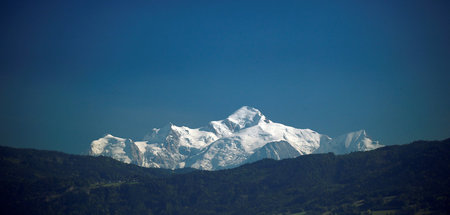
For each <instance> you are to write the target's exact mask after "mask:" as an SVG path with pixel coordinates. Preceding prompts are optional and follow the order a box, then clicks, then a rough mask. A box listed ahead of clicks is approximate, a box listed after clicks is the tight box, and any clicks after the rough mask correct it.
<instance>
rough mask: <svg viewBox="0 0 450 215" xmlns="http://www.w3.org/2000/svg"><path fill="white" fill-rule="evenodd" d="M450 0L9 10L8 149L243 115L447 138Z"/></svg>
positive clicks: (0, 98) (52, 4) (4, 80)
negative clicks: (243, 110)
mask: <svg viewBox="0 0 450 215" xmlns="http://www.w3.org/2000/svg"><path fill="white" fill-rule="evenodd" d="M449 11H450V1H429V0H423V1H395V0H394V1H391V0H390V1H210V0H208V1H159V0H158V1H56V0H55V1H45V0H44V1H3V2H2V3H1V7H0V17H1V19H0V27H1V33H0V57H1V58H0V72H1V73H0V102H1V105H0V129H1V130H0V134H1V137H2V141H1V143H0V144H1V145H8V146H14V147H28V148H37V149H51V150H59V151H64V152H69V153H81V152H83V151H86V150H87V149H88V147H89V144H90V142H91V141H92V140H93V139H97V138H99V137H101V136H103V135H104V134H105V133H112V134H113V135H116V136H121V137H131V138H134V139H140V138H142V137H143V136H144V135H145V134H146V133H148V132H149V131H151V129H152V128H154V127H162V126H164V125H165V124H167V123H168V122H172V123H174V124H177V125H187V126H190V127H199V126H202V125H205V124H206V123H207V122H209V121H211V120H218V119H223V118H225V117H226V116H227V115H229V114H231V113H232V112H233V111H234V110H236V109H238V108H239V107H241V106H243V105H248V106H253V107H256V108H258V109H260V110H261V111H262V112H263V114H265V115H266V116H267V117H268V118H269V119H271V120H272V121H275V122H280V123H283V124H287V125H291V126H294V127H297V128H311V129H313V130H316V131H318V132H320V133H324V134H328V135H330V136H337V135H340V134H343V133H346V132H350V131H354V130H358V129H366V131H367V132H368V134H369V135H370V136H371V137H373V139H376V140H379V141H380V142H381V143H382V144H403V143H407V142H410V141H413V140H417V139H443V138H448V137H450V39H449V38H450V13H449Z"/></svg>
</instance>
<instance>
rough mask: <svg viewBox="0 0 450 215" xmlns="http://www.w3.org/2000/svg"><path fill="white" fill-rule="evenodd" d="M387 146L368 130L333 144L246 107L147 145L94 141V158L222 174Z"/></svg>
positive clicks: (161, 132)
mask: <svg viewBox="0 0 450 215" xmlns="http://www.w3.org/2000/svg"><path fill="white" fill-rule="evenodd" d="M382 146H383V145H381V144H379V143H378V142H377V141H373V140H371V139H370V138H369V137H368V136H367V134H366V132H365V131H364V130H360V131H355V132H350V133H348V134H344V135H341V136H339V137H337V138H330V137H328V136H327V135H323V134H319V133H317V132H315V131H313V130H311V129H298V128H294V127H290V126H286V125H283V124H280V123H275V122H272V121H270V120H268V119H267V118H266V117H265V116H264V115H263V114H262V113H261V112H260V111H259V110H258V109H256V108H253V107H248V106H243V107H241V108H240V109H238V110H237V111H235V112H234V113H233V114H231V115H230V116H228V117H227V118H226V119H223V120H219V121H211V122H210V123H209V124H208V125H207V126H204V127H201V128H189V127H186V126H176V125H173V124H171V123H169V124H168V125H166V126H164V127H162V128H160V129H157V128H155V129H153V130H152V132H151V133H150V134H148V135H146V136H145V138H144V140H142V141H132V140H131V139H125V138H119V137H114V136H112V135H110V134H107V135H105V136H104V137H102V138H100V139H98V140H94V141H92V143H91V148H90V152H89V154H90V155H93V156H99V155H103V156H109V157H112V158H114V159H116V160H119V161H122V162H125V163H133V164H136V165H139V166H143V167H156V168H168V169H175V168H184V167H192V168H197V169H204V170H218V169H225V168H232V167H236V166H239V165H242V164H244V163H248V162H254V161H258V160H261V159H264V158H271V159H276V160H280V159H285V158H293V157H297V156H300V155H305V154H312V153H327V152H333V153H336V154H345V153H349V152H352V151H368V150H373V149H376V148H379V147H382Z"/></svg>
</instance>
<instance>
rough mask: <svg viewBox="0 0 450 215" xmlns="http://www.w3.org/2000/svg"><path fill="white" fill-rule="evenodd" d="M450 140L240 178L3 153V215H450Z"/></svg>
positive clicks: (269, 166)
mask: <svg viewBox="0 0 450 215" xmlns="http://www.w3.org/2000/svg"><path fill="white" fill-rule="evenodd" d="M449 155H450V139H447V140H444V141H428V142H427V141H417V142H414V143H411V144H407V145H400V146H387V147H383V148H380V149H377V150H374V151H369V152H355V153H351V154H348V155H340V156H336V155H333V154H331V153H330V154H316V155H305V156H300V157H298V158H295V159H286V160H281V161H274V160H262V161H258V162H256V163H252V164H247V165H244V166H241V167H238V168H235V169H229V170H222V171H212V172H209V171H198V170H195V171H194V170H192V169H185V170H183V169H182V170H177V171H172V170H163V169H148V168H141V167H138V166H134V165H128V164H123V163H121V162H118V161H115V160H113V159H110V158H106V157H90V156H78V155H68V154H64V153H59V152H51V151H39V150H30V149H13V148H7V147H0V201H1V205H0V207H1V209H0V213H1V214H323V213H327V212H331V213H334V214H372V213H373V214H375V213H376V214H383V213H384V214H388V213H391V214H395V213H397V214H414V213H418V214H420V213H422V214H424V213H430V212H432V213H435V214H449V213H450V156H449Z"/></svg>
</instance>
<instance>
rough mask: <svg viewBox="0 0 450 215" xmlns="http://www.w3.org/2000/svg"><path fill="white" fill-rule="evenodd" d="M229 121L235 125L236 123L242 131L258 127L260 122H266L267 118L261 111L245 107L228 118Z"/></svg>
mask: <svg viewBox="0 0 450 215" xmlns="http://www.w3.org/2000/svg"><path fill="white" fill-rule="evenodd" d="M227 119H228V120H229V121H231V122H233V123H236V124H237V125H239V127H240V128H241V129H242V128H245V127H248V126H253V125H256V124H258V123H259V121H261V120H265V119H266V117H265V116H264V115H263V114H262V113H261V111H259V110H258V109H256V108H254V107H249V106H243V107H241V108H239V109H238V110H237V111H235V112H234V113H233V114H231V115H230V116H228V117H227Z"/></svg>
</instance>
